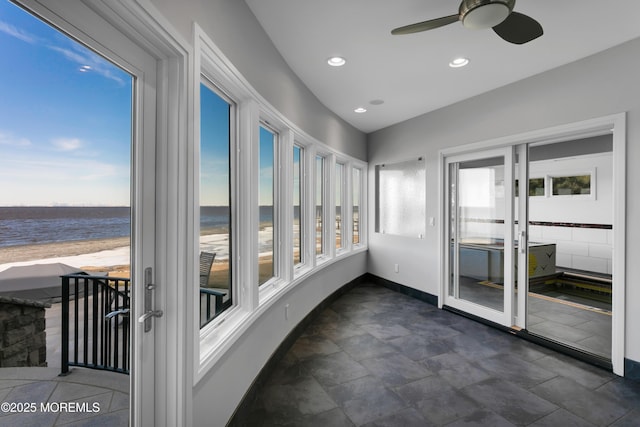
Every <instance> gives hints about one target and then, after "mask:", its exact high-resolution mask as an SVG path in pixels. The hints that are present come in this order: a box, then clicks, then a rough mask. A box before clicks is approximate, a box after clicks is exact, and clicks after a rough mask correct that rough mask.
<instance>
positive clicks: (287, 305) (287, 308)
mask: <svg viewBox="0 0 640 427" xmlns="http://www.w3.org/2000/svg"><path fill="white" fill-rule="evenodd" d="M284 320H289V304H285V306H284Z"/></svg>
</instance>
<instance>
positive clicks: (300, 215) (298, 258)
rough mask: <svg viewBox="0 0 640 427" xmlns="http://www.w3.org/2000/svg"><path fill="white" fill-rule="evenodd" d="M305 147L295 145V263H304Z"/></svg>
mask: <svg viewBox="0 0 640 427" xmlns="http://www.w3.org/2000/svg"><path fill="white" fill-rule="evenodd" d="M302 155H303V148H302V147H299V146H297V145H294V146H293V265H294V266H296V265H299V264H302V263H304V244H303V243H304V211H303V209H302V204H303V202H302V200H303V197H304V191H303V187H304V179H303V177H304V175H303V172H302V171H303V167H304V165H303V156H302Z"/></svg>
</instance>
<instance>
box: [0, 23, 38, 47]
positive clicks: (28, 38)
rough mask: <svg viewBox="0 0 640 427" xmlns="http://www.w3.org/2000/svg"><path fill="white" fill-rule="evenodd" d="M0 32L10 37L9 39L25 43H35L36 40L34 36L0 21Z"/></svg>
mask: <svg viewBox="0 0 640 427" xmlns="http://www.w3.org/2000/svg"><path fill="white" fill-rule="evenodd" d="M0 32H2V33H5V34H8V35H10V36H11V37H15V38H17V39H19V40H22V41H23V42H27V43H31V44H33V43H36V42H37V41H38V38H37V37H36V36H34V35H31V34H29V33H28V32H26V31H24V30H21V29H20V28H17V27H15V26H13V25H11V24H8V23H6V22H4V21H0Z"/></svg>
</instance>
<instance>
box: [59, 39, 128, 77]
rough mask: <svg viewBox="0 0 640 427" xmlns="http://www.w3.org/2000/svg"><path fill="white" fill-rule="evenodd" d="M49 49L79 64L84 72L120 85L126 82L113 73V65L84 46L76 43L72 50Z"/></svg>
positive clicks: (64, 48)
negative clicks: (93, 73) (97, 75)
mask: <svg viewBox="0 0 640 427" xmlns="http://www.w3.org/2000/svg"><path fill="white" fill-rule="evenodd" d="M49 48H50V49H51V50H54V51H56V52H58V53H60V54H62V55H63V56H64V57H65V58H67V59H68V60H69V61H72V62H75V63H76V64H78V67H79V70H80V71H82V72H95V73H98V74H100V75H101V76H103V77H106V78H108V79H110V80H113V81H115V82H117V83H118V84H120V85H123V84H124V81H123V80H122V79H121V78H120V77H119V76H117V75H115V74H114V73H113V71H112V70H113V67H114V65H113V64H111V63H110V62H108V61H107V60H105V59H104V58H102V57H101V56H100V55H97V54H95V53H93V52H91V51H90V50H89V49H87V48H86V47H84V46H81V45H77V44H75V43H74V44H73V45H71V48H66V47H61V46H53V45H50V46H49Z"/></svg>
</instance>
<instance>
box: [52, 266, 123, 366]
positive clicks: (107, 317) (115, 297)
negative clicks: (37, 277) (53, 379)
mask: <svg viewBox="0 0 640 427" xmlns="http://www.w3.org/2000/svg"><path fill="white" fill-rule="evenodd" d="M71 280H73V284H74V289H75V300H74V310H73V314H74V319H73V328H74V330H73V360H69V354H70V351H69V345H70V335H71V327H72V326H71V325H72V322H71V320H72V319H71V318H70V314H71V313H70V312H71V310H70V283H71ZM80 281H81V282H82V286H81V287H82V296H81V295H80V292H79V282H80ZM129 281H130V280H129V279H115V278H109V277H104V276H89V275H86V274H71V275H67V276H62V331H61V332H62V333H61V335H62V361H61V373H60V375H66V374H68V373H69V366H71V365H73V366H82V367H86V368H93V369H101V370H108V371H115V372H121V373H126V374H128V373H129V366H130V364H129V360H128V357H129V355H130V354H131V349H130V348H129V347H130V346H131V338H130V330H129V327H128V326H129V322H128V317H127V316H129V307H130V302H131V298H130V295H129V293H130V288H129ZM121 283H124V291H121V290H120V284H121ZM112 285H113V286H112ZM80 297H82V298H84V301H82V302H80V301H79V298H80ZM89 297H91V299H92V301H91V302H89ZM81 306H82V308H83V310H84V313H82V314H83V316H82V320H80V315H81V313H80V312H79V308H80V307H81ZM121 316H124V318H123V317H121ZM120 319H123V321H122V325H123V327H122V333H120V331H119V330H118V329H119V327H120V326H119V323H120ZM124 319H126V320H124ZM114 328H115V329H114ZM80 329H82V331H80ZM112 329H114V330H113V331H112ZM80 332H82V345H81V346H80V345H79V343H80V341H79V339H80ZM120 339H122V343H120ZM80 347H81V350H82V356H83V357H82V358H79V357H78V356H79V354H78V353H79V350H80ZM120 358H122V362H120Z"/></svg>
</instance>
